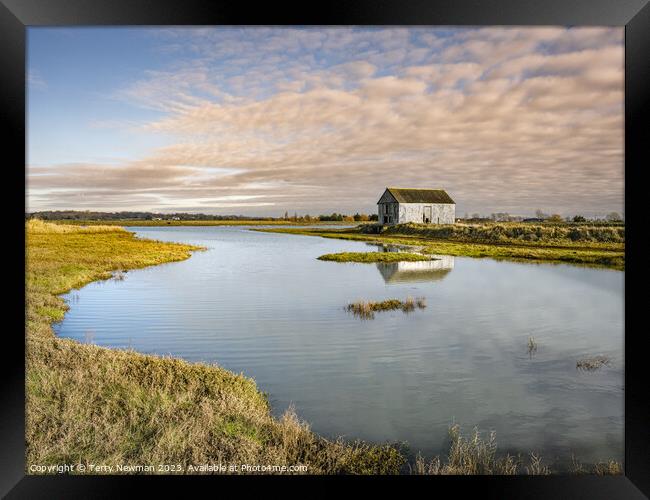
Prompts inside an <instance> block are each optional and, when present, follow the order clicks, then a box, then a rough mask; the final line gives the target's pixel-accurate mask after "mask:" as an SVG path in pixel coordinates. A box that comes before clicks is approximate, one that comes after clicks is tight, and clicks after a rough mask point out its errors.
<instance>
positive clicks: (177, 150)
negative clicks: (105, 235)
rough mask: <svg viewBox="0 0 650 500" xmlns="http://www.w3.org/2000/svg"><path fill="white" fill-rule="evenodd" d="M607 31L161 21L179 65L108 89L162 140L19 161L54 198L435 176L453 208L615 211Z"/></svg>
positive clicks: (617, 56) (202, 199)
mask: <svg viewBox="0 0 650 500" xmlns="http://www.w3.org/2000/svg"><path fill="white" fill-rule="evenodd" d="M622 33H623V32H622V30H621V29H618V28H572V29H564V28H484V29H459V30H453V31H452V32H450V31H449V30H436V29H430V28H414V29H403V28H391V29H385V30H384V29H370V30H354V29H347V28H340V29H338V28H335V29H290V30H286V29H262V28H249V29H243V28H237V29H204V30H200V31H195V30H189V29H181V30H164V31H163V32H160V33H157V35H156V36H158V37H159V38H160V39H161V40H162V41H164V44H163V45H165V44H170V43H171V44H172V45H173V48H171V49H169V50H171V51H173V52H175V53H178V54H179V62H178V63H177V64H175V65H173V67H169V68H166V69H156V70H155V71H154V70H149V71H146V72H144V73H143V78H142V79H141V80H139V81H137V82H134V83H133V84H131V85H129V86H127V87H125V88H123V89H119V90H117V91H116V92H115V95H114V97H115V98H118V99H122V100H126V101H127V102H130V103H131V104H133V105H137V106H143V107H146V108H154V109H157V110H159V111H163V112H164V113H165V116H164V117H163V118H161V119H159V120H156V121H153V122H150V123H147V124H146V125H143V126H142V128H143V129H145V130H146V131H148V132H150V133H164V134H168V135H171V136H172V137H174V138H175V141H174V144H172V145H170V146H166V147H163V148H159V149H157V150H156V151H153V152H152V153H151V155H149V156H148V157H147V158H142V159H138V160H134V161H132V162H129V163H127V164H124V165H117V166H111V167H107V166H105V165H88V164H84V165H54V166H49V167H32V168H30V169H29V188H30V190H31V189H32V188H34V189H37V190H38V192H39V196H40V198H39V206H40V205H41V204H42V206H54V205H57V206H61V207H63V208H70V207H71V206H72V205H66V204H65V203H69V204H73V205H75V206H90V204H92V203H95V205H92V206H93V207H94V208H110V207H111V206H113V205H112V204H114V203H115V200H117V199H119V198H120V193H121V196H122V198H121V199H124V200H129V199H130V200H132V201H133V205H134V206H135V205H137V204H138V203H145V202H148V203H150V204H151V203H154V204H153V205H146V206H147V207H153V206H155V203H156V202H157V203H160V204H164V205H165V206H172V205H174V204H176V205H182V206H184V207H196V209H197V210H201V211H210V209H211V208H212V209H215V210H219V209H221V208H224V207H237V208H240V209H242V211H243V212H246V211H249V212H250V211H253V212H255V213H260V214H263V213H271V214H277V213H280V212H281V213H283V212H284V210H285V209H288V210H290V211H293V210H298V211H302V212H304V211H311V212H314V211H319V210H323V211H333V210H336V211H357V210H364V211H370V210H373V211H374V209H375V206H374V203H375V202H376V199H375V198H377V195H378V193H380V192H381V190H382V188H383V187H384V186H386V185H389V184H398V185H414V186H432V187H443V188H445V189H447V190H448V191H449V192H450V193H451V194H452V197H454V198H455V199H456V200H457V203H458V210H459V211H460V212H461V213H462V212H464V211H467V212H475V211H478V212H482V213H489V212H492V211H511V212H516V213H531V212H532V211H534V209H536V208H543V209H545V210H547V211H555V212H563V213H567V214H569V213H571V214H573V213H577V212H584V213H585V214H589V213H597V212H607V211H611V210H617V211H621V209H622V203H623V90H624V85H623V74H624V73H623V39H622ZM100 123H101V122H100ZM188 165H190V166H188ZM48 189H49V190H50V192H49V194H48ZM57 190H59V191H57ZM61 190H64V191H61ZM81 191H83V199H84V202H83V203H85V204H86V205H82V204H79V203H80V202H79V196H80V192H81ZM143 197H144V198H143ZM228 197H230V198H228ZM232 197H236V198H232ZM227 200H231V201H227ZM120 203H121V202H120ZM224 203H226V204H228V205H224ZM48 204H49V205H48Z"/></svg>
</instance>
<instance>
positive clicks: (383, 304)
mask: <svg viewBox="0 0 650 500" xmlns="http://www.w3.org/2000/svg"><path fill="white" fill-rule="evenodd" d="M426 306H427V304H426V299H425V298H424V297H418V298H416V299H414V298H413V297H407V298H406V299H405V300H399V299H387V300H382V301H380V302H373V301H357V302H352V303H350V304H348V305H347V306H345V309H346V310H347V311H348V312H351V313H352V314H354V315H355V316H357V317H359V318H361V319H374V317H375V312H380V311H395V310H399V309H401V310H402V312H404V313H409V312H412V311H414V310H415V308H416V307H417V308H418V309H424V308H425V307H426Z"/></svg>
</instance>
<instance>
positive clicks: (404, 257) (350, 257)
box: [318, 252, 431, 263]
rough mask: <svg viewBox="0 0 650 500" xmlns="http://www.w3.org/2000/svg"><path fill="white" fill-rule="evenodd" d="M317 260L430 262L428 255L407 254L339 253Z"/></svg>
mask: <svg viewBox="0 0 650 500" xmlns="http://www.w3.org/2000/svg"><path fill="white" fill-rule="evenodd" d="M318 260H327V261H333V262H366V263H370V262H414V261H421V260H431V257H430V256H428V255H422V254H418V253H408V252H341V253H328V254H325V255H321V256H320V257H318Z"/></svg>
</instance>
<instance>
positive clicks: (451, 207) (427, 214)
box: [377, 187, 456, 224]
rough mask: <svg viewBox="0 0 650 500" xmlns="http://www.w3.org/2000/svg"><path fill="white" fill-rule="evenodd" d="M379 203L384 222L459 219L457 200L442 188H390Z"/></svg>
mask: <svg viewBox="0 0 650 500" xmlns="http://www.w3.org/2000/svg"><path fill="white" fill-rule="evenodd" d="M377 205H378V207H379V214H378V215H379V223H381V224H404V223H406V222H419V223H424V224H453V223H454V222H456V202H455V201H454V200H452V199H451V197H450V196H449V195H448V194H447V193H446V191H444V190H442V189H410V188H390V187H387V188H386V190H385V191H384V194H382V195H381V198H379V201H378V202H377Z"/></svg>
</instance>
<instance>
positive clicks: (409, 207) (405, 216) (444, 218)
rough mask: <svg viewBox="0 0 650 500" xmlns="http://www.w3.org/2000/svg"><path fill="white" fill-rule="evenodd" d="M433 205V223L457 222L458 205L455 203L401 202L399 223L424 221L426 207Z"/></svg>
mask: <svg viewBox="0 0 650 500" xmlns="http://www.w3.org/2000/svg"><path fill="white" fill-rule="evenodd" d="M425 206H430V207H431V223H432V224H453V223H454V222H456V205H455V204H453V203H434V204H430V203H400V204H399V221H398V222H399V223H400V224H404V223H406V222H417V223H422V219H423V215H424V207H425Z"/></svg>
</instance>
